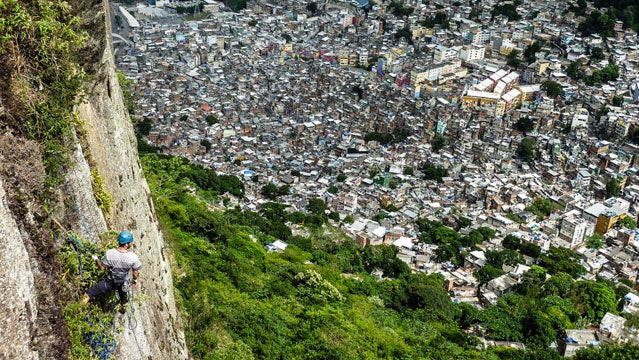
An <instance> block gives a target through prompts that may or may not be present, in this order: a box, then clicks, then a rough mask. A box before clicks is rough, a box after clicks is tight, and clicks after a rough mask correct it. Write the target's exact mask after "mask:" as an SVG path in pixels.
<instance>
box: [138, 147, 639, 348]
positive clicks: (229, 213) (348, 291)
mask: <svg viewBox="0 0 639 360" xmlns="http://www.w3.org/2000/svg"><path fill="white" fill-rule="evenodd" d="M142 162H143V164H144V168H145V173H146V177H147V180H148V182H149V185H150V186H151V188H152V192H153V197H154V201H155V204H156V210H157V213H158V216H159V218H160V222H161V223H162V225H163V231H164V234H165V236H166V238H167V239H169V241H170V244H171V246H172V248H173V251H174V253H175V257H176V262H177V264H176V269H177V270H176V273H175V284H176V291H177V295H176V296H177V297H178V298H179V305H180V307H181V309H182V311H183V315H184V317H185V320H186V321H185V323H186V335H187V341H188V343H189V348H190V350H191V352H192V354H193V356H194V358H196V359H229V358H238V359H239V358H241V359H280V358H288V359H378V358H386V359H390V358H393V359H399V358H405V359H452V358H456V359H555V358H559V357H560V356H559V355H558V353H557V352H556V351H553V350H548V345H550V343H551V342H552V341H553V340H555V338H556V337H557V336H558V335H559V333H560V331H561V329H566V328H573V327H575V326H578V325H579V324H587V323H593V324H596V323H597V322H598V321H599V320H600V319H601V317H602V316H603V314H604V313H605V312H606V311H611V312H616V309H617V304H618V301H619V299H620V297H621V296H622V293H623V292H624V291H627V290H628V289H627V288H616V287H615V285H614V284H612V283H611V282H608V281H604V280H597V281H582V280H579V281H575V280H574V279H573V276H578V274H579V272H580V268H579V267H578V264H576V262H575V261H574V258H573V257H572V256H571V255H570V254H571V253H570V252H566V251H563V249H555V250H552V251H551V252H550V253H548V254H544V255H541V256H540V258H539V261H540V264H542V266H544V267H541V266H534V267H533V269H531V271H530V272H529V273H527V274H526V277H525V279H524V281H523V282H522V284H521V285H520V286H519V287H518V288H517V290H516V292H515V293H513V294H510V295H507V296H505V297H503V298H502V299H501V300H500V301H499V303H498V304H497V305H496V306H493V307H489V308H487V309H485V310H478V309H475V308H473V307H472V306H470V305H466V304H455V303H453V302H452V301H451V300H450V298H449V296H448V294H447V293H446V291H445V290H444V287H443V278H442V277H441V276H439V275H436V274H433V275H425V274H413V273H411V271H410V269H409V268H408V267H407V265H406V264H405V263H403V262H401V261H400V260H399V259H397V257H396V253H397V250H396V249H395V248H394V247H389V246H378V247H365V248H361V247H358V246H356V245H355V244H354V242H353V241H352V240H350V239H348V238H347V237H345V236H343V235H342V234H341V233H340V232H339V231H337V230H334V229H333V230H331V228H330V226H328V225H323V226H318V225H317V224H314V225H311V226H310V227H307V232H308V233H309V234H310V235H309V236H307V237H302V236H295V235H291V233H289V232H285V231H284V232H282V231H281V230H278V231H274V229H278V228H280V227H281V226H285V224H290V219H289V217H290V214H289V213H288V212H286V211H284V209H285V206H284V205H280V204H276V203H270V204H267V205H266V206H264V207H263V208H262V210H261V212H260V213H256V212H251V211H247V210H240V209H239V208H233V209H231V210H226V211H223V210H216V209H215V208H216V207H218V206H219V208H220V209H223V207H222V206H220V205H219V204H221V203H222V202H226V203H228V202H229V200H223V199H224V197H225V196H227V195H225V192H226V191H227V190H228V189H229V188H227V187H225V186H226V185H225V183H226V181H221V182H220V181H219V179H220V176H219V175H215V174H214V172H212V170H208V169H205V168H203V167H201V166H199V165H191V164H189V163H188V162H187V161H186V160H184V159H179V158H172V157H167V156H162V155H157V154H150V153H146V154H143V155H142ZM205 173H208V174H209V176H210V179H217V180H216V181H211V182H206V181H204V180H203V179H205V178H206V177H202V176H198V175H196V174H200V175H202V174H205ZM226 179H227V180H228V182H230V183H235V180H229V179H230V177H227V178H226ZM238 182H239V180H238ZM202 184H205V185H204V186H203V185H202ZM231 188H232V187H231ZM295 219H297V220H296V221H298V222H302V219H301V218H299V217H295ZM294 222H295V221H294ZM327 229H328V230H327ZM420 229H421V230H423V231H422V236H421V237H420V238H421V239H422V240H424V241H427V242H435V243H437V242H440V243H444V242H449V241H455V244H457V243H459V244H464V243H466V244H473V243H477V242H481V241H482V237H481V236H482V234H484V235H485V236H494V232H491V231H490V229H486V230H478V231H475V232H473V233H472V235H469V236H471V237H472V239H471V238H467V237H460V236H459V234H457V233H456V231H455V230H453V229H450V228H447V227H445V226H443V225H442V224H440V223H436V222H427V221H425V220H420ZM482 229H483V228H482ZM273 234H280V235H281V236H277V237H276V236H274V235H273ZM278 238H280V239H282V238H285V239H286V241H287V242H288V243H289V246H288V247H287V249H286V250H285V251H283V252H279V253H278V252H272V253H267V252H266V250H265V245H267V244H269V243H272V242H274V241H275V240H277V239H278ZM507 243H508V244H509V247H510V248H511V249H507V250H505V251H506V252H507V253H508V255H510V257H509V258H511V259H512V258H514V259H518V258H519V257H518V256H517V251H519V250H517V249H520V248H522V247H521V244H518V243H516V241H515V240H513V239H509V241H508V242H507ZM455 246H457V245H455ZM444 248H446V247H445V246H444ZM513 249H514V250H513ZM498 255H499V256H498ZM537 255H538V256H539V254H538V253H537ZM453 256H455V255H454V254H453ZM505 258H506V256H501V255H500V254H491V256H490V261H491V262H492V265H491V266H494V267H495V268H497V267H501V263H500V261H501V262H503V261H507V260H504V259H505ZM515 261H517V260H515ZM376 269H379V270H381V271H382V272H383V276H384V278H385V280H381V281H380V280H377V279H376V278H374V277H373V276H371V275H369V274H370V273H371V272H373V270H376ZM546 272H548V273H550V274H554V276H553V277H551V278H550V279H548V280H546V276H545V275H546ZM570 274H573V275H570ZM484 275H485V274H484ZM487 276H489V275H487ZM489 278H490V276H489ZM470 330H474V331H476V333H477V334H485V335H486V336H487V337H489V338H492V339H496V340H510V341H523V342H525V343H526V345H527V347H528V350H525V351H521V350H513V349H510V348H502V347H490V348H484V347H483V346H481V345H480V344H481V342H480V340H479V338H478V337H476V336H474V335H469V334H470V332H469V331H470ZM602 351H606V352H610V351H612V352H615V353H618V354H620V355H622V357H620V358H622V359H623V358H628V359H629V358H631V357H623V356H627V355H628V354H630V355H632V356H635V355H637V354H638V352H637V351H639V350H638V349H637V348H636V347H634V346H626V347H623V348H616V347H615V348H605V349H604V350H591V351H590V352H589V353H587V352H584V353H583V354H581V355H580V356H581V357H579V358H580V359H592V358H598V357H594V356H600V355H601V354H602ZM624 354H625V355H624Z"/></svg>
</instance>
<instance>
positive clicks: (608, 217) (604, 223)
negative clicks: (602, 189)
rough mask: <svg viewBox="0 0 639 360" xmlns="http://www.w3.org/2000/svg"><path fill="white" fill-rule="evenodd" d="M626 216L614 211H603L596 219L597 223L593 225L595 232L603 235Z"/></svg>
mask: <svg viewBox="0 0 639 360" xmlns="http://www.w3.org/2000/svg"><path fill="white" fill-rule="evenodd" d="M626 216H627V214H626V213H623V214H619V213H616V212H614V211H605V212H603V213H601V214H600V215H599V217H598V218H597V223H596V224H595V232H596V233H597V234H599V235H604V234H605V233H607V232H608V230H610V228H612V227H613V226H614V225H615V223H616V222H617V221H619V220H621V219H623V218H625V217H626Z"/></svg>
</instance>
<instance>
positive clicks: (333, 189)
mask: <svg viewBox="0 0 639 360" xmlns="http://www.w3.org/2000/svg"><path fill="white" fill-rule="evenodd" d="M327 191H328V192H329V193H331V194H337V192H338V191H339V189H337V186H330V187H329V188H328V190H327Z"/></svg>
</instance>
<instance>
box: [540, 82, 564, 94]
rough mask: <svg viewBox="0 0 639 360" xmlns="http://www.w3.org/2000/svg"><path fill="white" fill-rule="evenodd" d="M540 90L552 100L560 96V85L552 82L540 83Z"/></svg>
mask: <svg viewBox="0 0 639 360" xmlns="http://www.w3.org/2000/svg"><path fill="white" fill-rule="evenodd" d="M541 90H543V91H545V92H546V94H547V95H548V96H550V97H553V98H554V97H557V96H559V95H561V85H560V84H559V83H558V82H555V81H552V80H545V81H544V82H542V83H541Z"/></svg>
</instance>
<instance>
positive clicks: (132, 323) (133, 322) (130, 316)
mask: <svg viewBox="0 0 639 360" xmlns="http://www.w3.org/2000/svg"><path fill="white" fill-rule="evenodd" d="M134 295H135V290H134V289H133V285H129V292H128V296H127V297H128V299H129V312H128V314H127V316H128V320H129V330H131V331H133V330H135V328H137V327H138V320H137V319H136V318H135V307H134V306H133V302H134V300H135V298H134Z"/></svg>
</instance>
